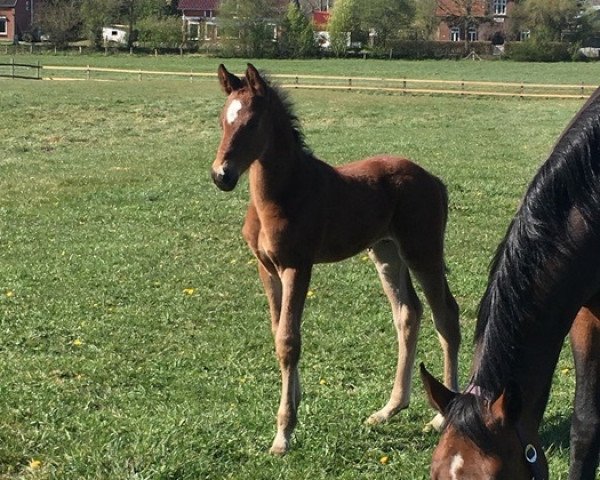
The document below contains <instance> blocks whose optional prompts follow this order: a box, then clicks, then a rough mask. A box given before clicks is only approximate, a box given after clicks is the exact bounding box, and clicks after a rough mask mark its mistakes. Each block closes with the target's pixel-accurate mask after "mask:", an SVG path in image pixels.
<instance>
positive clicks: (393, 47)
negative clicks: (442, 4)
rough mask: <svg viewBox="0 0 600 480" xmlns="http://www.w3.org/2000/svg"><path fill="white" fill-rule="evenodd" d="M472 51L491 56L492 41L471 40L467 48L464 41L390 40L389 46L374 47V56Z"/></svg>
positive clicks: (440, 55) (431, 55) (462, 54)
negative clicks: (383, 47) (382, 47)
mask: <svg viewBox="0 0 600 480" xmlns="http://www.w3.org/2000/svg"><path fill="white" fill-rule="evenodd" d="M471 51H474V52H475V53H476V54H477V55H479V56H483V57H485V56H491V55H492V53H493V46H492V44H491V42H470V43H469V44H468V46H467V49H466V50H465V44H464V42H436V41H431V40H389V41H388V48H385V49H378V48H376V49H373V50H372V52H371V54H372V56H373V57H380V58H389V57H390V52H391V56H392V58H402V59H409V60H422V59H443V58H455V59H460V58H464V57H466V56H467V55H468V54H469V53H470V52H471Z"/></svg>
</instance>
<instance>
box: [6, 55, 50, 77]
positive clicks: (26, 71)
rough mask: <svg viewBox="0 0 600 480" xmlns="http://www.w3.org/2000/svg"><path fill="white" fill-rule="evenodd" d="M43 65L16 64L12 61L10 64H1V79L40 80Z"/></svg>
mask: <svg viewBox="0 0 600 480" xmlns="http://www.w3.org/2000/svg"><path fill="white" fill-rule="evenodd" d="M41 71H42V65H41V64H40V62H38V63H37V64H29V63H16V62H15V59H14V58H13V59H11V61H10V62H8V63H0V77H2V78H22V79H26V80H40V79H41V78H42V75H41Z"/></svg>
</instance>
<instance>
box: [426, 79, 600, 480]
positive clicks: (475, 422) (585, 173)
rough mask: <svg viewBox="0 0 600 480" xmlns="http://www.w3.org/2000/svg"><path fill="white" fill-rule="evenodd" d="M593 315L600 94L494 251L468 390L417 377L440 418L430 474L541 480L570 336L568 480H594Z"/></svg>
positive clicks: (597, 348)
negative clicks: (544, 427) (549, 407)
mask: <svg viewBox="0 0 600 480" xmlns="http://www.w3.org/2000/svg"><path fill="white" fill-rule="evenodd" d="M599 316H600V89H599V90H597V91H596V92H595V93H594V94H593V95H592V96H591V97H590V99H589V100H588V102H587V103H586V104H585V105H584V106H583V108H582V109H581V110H580V111H579V113H578V114H577V115H576V116H575V118H574V119H573V120H572V122H571V123H570V124H569V126H568V127H567V128H566V130H565V131H564V132H563V134H562V135H561V137H560V138H559V140H558V142H557V143H556V145H555V146H554V148H553V150H552V152H551V154H550V156H549V158H548V159H547V160H546V162H545V163H544V164H543V165H542V167H541V168H540V170H539V171H538V173H537V174H536V175H535V177H534V179H533V181H532V183H531V184H530V185H529V188H528V190H527V192H526V194H525V197H524V198H523V200H522V203H521V206H520V207H519V210H518V212H517V214H516V216H515V218H514V219H513V221H512V223H511V225H510V227H509V228H508V232H507V234H506V236H505V238H504V240H503V242H502V243H501V245H500V247H499V249H498V251H497V253H496V255H495V258H494V261H493V262H492V268H491V273H490V277H489V283H488V286H487V290H486V292H485V295H484V297H483V300H482V302H481V304H480V307H479V313H478V319H477V327H476V331H475V342H476V354H475V359H474V362H473V371H472V372H473V373H472V378H471V381H470V383H469V385H468V387H467V388H466V390H465V391H464V392H463V393H462V394H457V393H454V392H452V391H450V390H448V389H447V388H446V387H445V386H443V385H442V384H441V383H439V382H437V381H436V380H435V379H434V378H433V377H431V375H429V374H428V373H427V371H426V370H425V369H424V368H423V367H422V369H421V370H422V377H423V381H424V383H425V387H426V390H427V392H428V396H429V399H430V402H431V403H432V405H434V406H435V407H436V408H437V409H438V410H439V411H440V412H443V413H444V415H445V416H446V426H445V429H444V431H443V433H442V437H441V439H440V442H439V444H438V446H437V448H436V450H435V452H434V454H433V461H432V466H431V476H432V478H434V479H436V480H457V479H483V478H485V479H506V480H509V479H510V480H521V479H522V480H525V479H527V480H529V479H531V478H535V480H543V479H547V478H548V465H547V461H546V458H545V455H544V452H543V451H542V449H541V446H540V437H539V435H538V429H539V427H540V422H541V421H542V417H543V414H544V410H545V408H546V404H547V401H548V397H549V394H550V386H551V382H552V375H553V372H554V369H555V367H556V363H557V360H558V357H559V354H560V350H561V347H562V345H563V341H564V338H565V336H566V335H567V333H568V332H569V329H570V330H571V337H570V338H571V344H572V349H573V353H574V356H575V367H576V381H577V387H576V394H575V413H574V415H573V420H572V424H571V464H570V478H571V479H594V478H596V469H597V466H598V455H599V453H600V320H599Z"/></svg>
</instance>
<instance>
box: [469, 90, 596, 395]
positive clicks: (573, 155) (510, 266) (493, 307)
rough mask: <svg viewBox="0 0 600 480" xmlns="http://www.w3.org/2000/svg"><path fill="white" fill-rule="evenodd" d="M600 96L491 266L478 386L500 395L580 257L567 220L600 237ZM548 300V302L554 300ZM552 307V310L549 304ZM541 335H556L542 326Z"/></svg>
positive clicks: (548, 165)
mask: <svg viewBox="0 0 600 480" xmlns="http://www.w3.org/2000/svg"><path fill="white" fill-rule="evenodd" d="M599 174H600V89H599V90H597V91H596V92H595V93H594V94H593V95H592V97H591V98H590V100H589V101H588V102H587V103H586V104H585V106H584V107H583V108H582V109H581V110H580V111H579V113H578V114H577V115H576V116H575V118H574V120H573V121H572V122H571V123H570V124H569V126H568V127H567V128H566V130H565V131H564V132H563V134H562V135H561V137H560V138H559V140H558V142H557V143H556V145H555V146H554V148H553V150H552V152H551V154H550V156H549V157H548V159H547V160H546V162H544V164H543V165H542V166H541V168H540V169H539V171H538V172H537V174H536V175H535V177H534V179H533V181H532V182H531V184H530V185H529V188H528V189H527V192H526V194H525V196H524V198H523V201H522V203H521V206H520V208H519V210H518V212H517V214H516V216H515V217H514V219H513V220H512V222H511V224H510V226H509V228H508V231H507V234H506V236H505V237H504V240H503V241H502V242H501V243H500V246H499V247H498V250H497V252H496V255H495V257H494V259H493V261H492V266H491V271H490V276H489V281H488V287H487V290H486V292H485V294H484V296H483V299H482V301H481V304H480V306H479V312H478V316H477V326H476V331H475V341H476V343H477V344H478V346H479V347H480V355H481V356H482V357H485V358H486V362H485V366H484V368H482V369H480V371H479V372H478V373H477V378H476V382H475V383H476V384H477V385H481V383H480V382H483V383H485V385H482V386H483V387H484V388H486V389H487V390H490V391H492V392H494V391H495V392H496V393H499V392H497V390H498V388H501V386H502V385H506V383H507V382H508V381H510V380H512V378H511V377H512V376H513V375H514V374H511V373H509V369H514V368H515V367H518V365H517V364H516V363H515V361H516V356H517V355H518V353H519V350H520V347H521V345H522V341H523V338H522V332H523V327H524V326H525V324H526V323H527V322H540V321H543V318H544V317H545V315H544V313H545V312H548V311H551V310H552V307H553V306H552V305H551V304H549V303H551V302H552V301H553V300H554V301H555V300H556V299H554V298H552V297H551V296H550V295H551V294H552V293H553V284H554V283H556V281H557V279H556V278H553V276H552V274H551V272H550V271H549V270H550V268H549V267H548V266H549V265H552V266H553V268H552V270H553V271H560V266H561V264H564V263H565V262H567V261H568V260H569V259H570V258H571V257H572V256H576V255H577V252H576V249H577V243H576V242H575V240H574V238H573V236H572V231H571V230H572V229H571V228H570V227H571V226H570V224H569V215H570V214H571V213H572V210H573V208H576V209H577V211H578V212H579V213H580V215H581V217H582V219H583V221H584V222H585V225H586V228H587V229H589V230H592V231H596V232H599V231H600V215H599V212H600V183H599ZM549 296H550V298H549ZM549 300H550V302H549ZM544 328H552V326H551V325H544Z"/></svg>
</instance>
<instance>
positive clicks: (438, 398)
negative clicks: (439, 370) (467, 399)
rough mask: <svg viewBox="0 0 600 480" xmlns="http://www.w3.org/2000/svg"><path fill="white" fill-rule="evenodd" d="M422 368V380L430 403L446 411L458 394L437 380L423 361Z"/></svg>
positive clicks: (438, 409)
mask: <svg viewBox="0 0 600 480" xmlns="http://www.w3.org/2000/svg"><path fill="white" fill-rule="evenodd" d="M420 368H421V380H422V381H423V385H424V386H425V392H426V393H427V399H428V400H429V404H430V405H431V406H432V407H433V408H434V409H436V410H437V411H438V412H440V413H441V414H444V413H446V410H447V409H448V405H449V404H450V402H451V401H452V400H454V398H455V397H456V395H458V394H457V393H456V392H453V391H452V390H450V389H449V388H447V387H446V386H445V385H444V384H443V383H442V382H440V381H438V380H436V379H435V377H434V376H433V375H431V373H429V372H428V371H427V369H426V368H425V365H423V363H421V365H420Z"/></svg>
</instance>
